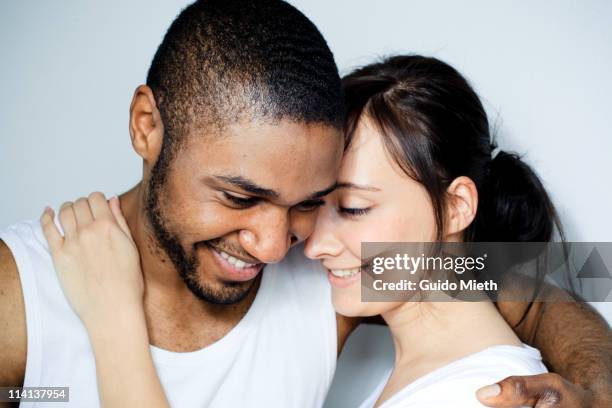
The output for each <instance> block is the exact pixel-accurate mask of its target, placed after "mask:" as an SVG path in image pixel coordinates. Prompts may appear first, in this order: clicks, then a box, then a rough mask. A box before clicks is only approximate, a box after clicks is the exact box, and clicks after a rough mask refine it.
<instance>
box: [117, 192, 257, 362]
mask: <svg viewBox="0 0 612 408" xmlns="http://www.w3.org/2000/svg"><path fill="white" fill-rule="evenodd" d="M119 199H120V202H121V209H122V211H123V214H124V216H125V219H126V221H127V223H128V225H129V227H130V231H131V233H132V237H133V238H134V241H135V243H136V246H137V247H138V250H139V252H140V263H141V268H142V274H143V279H144V284H145V296H144V309H145V315H146V319H147V327H148V329H149V339H150V341H151V344H154V345H156V346H159V347H161V348H164V349H168V350H172V351H181V352H184V351H193V350H197V349H200V348H203V347H206V346H208V345H210V344H212V343H214V342H215V341H217V340H219V339H221V338H222V337H223V336H225V334H227V333H228V332H229V331H230V330H231V329H232V328H233V327H234V326H235V325H236V324H238V322H239V321H240V320H241V319H242V318H243V317H244V315H245V314H246V313H247V312H248V310H249V308H250V306H251V304H252V303H253V301H254V299H255V296H256V294H257V289H258V288H259V284H260V279H261V275H260V277H258V278H257V279H258V280H257V282H256V283H255V285H254V287H253V288H252V289H251V291H250V292H249V294H248V295H247V297H246V298H245V299H243V300H242V301H240V302H238V303H236V304H233V305H214V304H211V303H208V302H205V301H203V300H201V299H199V298H198V297H197V296H195V295H194V294H193V293H192V292H191V291H190V290H189V288H188V287H187V285H185V283H184V282H183V280H182V279H181V277H180V276H179V274H178V272H177V271H176V268H175V267H174V265H173V263H172V261H171V260H170V258H169V257H168V256H167V254H166V253H165V251H163V250H162V249H161V248H160V247H159V245H157V243H156V241H155V239H154V237H153V236H152V234H151V233H150V232H149V230H148V228H147V221H146V215H145V213H144V211H143V208H142V203H143V197H142V185H141V184H138V185H137V186H135V187H134V188H132V189H131V190H129V191H128V192H126V193H124V194H122V195H121V196H120V197H119Z"/></svg>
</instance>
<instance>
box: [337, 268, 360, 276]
mask: <svg viewBox="0 0 612 408" xmlns="http://www.w3.org/2000/svg"><path fill="white" fill-rule="evenodd" d="M360 269H361V268H352V269H330V271H331V273H332V275H334V276H337V277H339V278H348V277H349V276H353V275H356V274H358V273H359V271H360Z"/></svg>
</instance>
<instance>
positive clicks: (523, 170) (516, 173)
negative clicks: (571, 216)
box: [470, 146, 563, 242]
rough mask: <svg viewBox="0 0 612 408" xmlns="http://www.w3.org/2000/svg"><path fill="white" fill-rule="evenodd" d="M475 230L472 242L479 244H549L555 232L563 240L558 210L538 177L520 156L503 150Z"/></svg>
mask: <svg viewBox="0 0 612 408" xmlns="http://www.w3.org/2000/svg"><path fill="white" fill-rule="evenodd" d="M492 147H495V146H492ZM496 150H497V148H495V149H493V151H494V152H495V151H496ZM472 227H473V228H472V231H471V234H472V236H471V237H470V238H471V239H470V240H471V241H477V242H548V241H551V240H553V238H554V237H555V232H556V233H557V234H559V238H561V239H563V231H562V228H561V224H560V222H559V218H558V215H557V211H556V210H555V207H554V205H553V203H552V201H551V199H550V197H549V195H548V193H547V192H546V189H545V188H544V186H543V185H542V182H541V180H540V179H539V177H538V176H537V174H536V173H535V172H534V171H533V169H532V168H531V167H530V166H529V165H528V164H527V163H525V162H524V161H523V160H521V158H520V157H519V156H518V155H517V154H515V153H509V152H505V151H503V150H499V151H497V152H496V154H494V157H493V158H492V159H491V160H490V162H489V163H488V168H487V171H486V176H485V177H484V180H483V185H482V187H481V190H480V203H479V208H478V212H477V215H476V219H475V220H474V223H473V224H472Z"/></svg>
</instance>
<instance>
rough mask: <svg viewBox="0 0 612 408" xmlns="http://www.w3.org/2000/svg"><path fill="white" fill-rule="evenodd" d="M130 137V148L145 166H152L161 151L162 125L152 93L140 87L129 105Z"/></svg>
mask: <svg viewBox="0 0 612 408" xmlns="http://www.w3.org/2000/svg"><path fill="white" fill-rule="evenodd" d="M130 137H131V139H132V146H133V147H134V150H135V151H136V153H138V155H139V156H140V157H142V158H143V160H144V161H145V163H146V164H149V165H151V164H153V163H154V162H155V161H156V160H157V157H158V156H159V152H160V151H161V147H162V141H163V137H164V124H163V123H162V120H161V115H160V114H159V110H158V109H157V104H156V102H155V97H154V96H153V91H152V90H151V88H149V87H148V86H147V85H140V86H139V87H138V88H136V90H135V91H134V97H133V98H132V104H131V105H130Z"/></svg>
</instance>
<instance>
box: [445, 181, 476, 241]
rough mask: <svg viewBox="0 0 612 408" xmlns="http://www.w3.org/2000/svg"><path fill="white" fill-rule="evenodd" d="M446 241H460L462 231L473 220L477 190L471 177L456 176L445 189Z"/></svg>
mask: <svg viewBox="0 0 612 408" xmlns="http://www.w3.org/2000/svg"><path fill="white" fill-rule="evenodd" d="M446 198H447V205H446V214H447V215H446V220H445V222H446V228H445V230H446V231H445V232H446V236H445V240H447V241H460V238H461V234H462V232H463V231H464V230H465V229H466V228H467V227H468V226H469V225H470V224H471V223H472V221H474V217H476V210H477V208H478V190H477V189H476V185H475V184H474V182H473V181H472V179H471V178H469V177H466V176H461V177H457V178H456V179H455V180H453V182H452V183H451V184H450V186H448V188H447V189H446Z"/></svg>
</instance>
